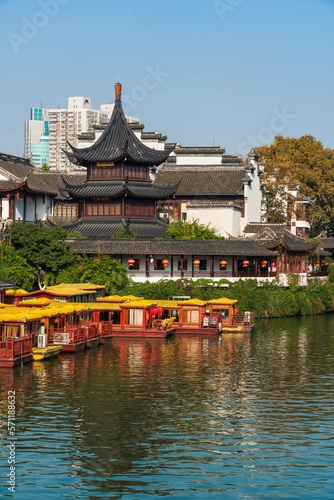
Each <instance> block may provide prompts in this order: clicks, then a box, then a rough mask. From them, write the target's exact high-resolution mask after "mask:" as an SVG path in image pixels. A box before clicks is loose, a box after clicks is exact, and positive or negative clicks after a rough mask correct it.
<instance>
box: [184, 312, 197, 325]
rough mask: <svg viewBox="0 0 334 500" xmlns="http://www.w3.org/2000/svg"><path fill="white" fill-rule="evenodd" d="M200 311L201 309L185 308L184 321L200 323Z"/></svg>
mask: <svg viewBox="0 0 334 500" xmlns="http://www.w3.org/2000/svg"><path fill="white" fill-rule="evenodd" d="M199 317H200V312H199V310H198V309H197V310H187V309H185V310H183V311H182V323H188V324H189V323H190V324H193V325H198V324H199V322H200V321H199Z"/></svg>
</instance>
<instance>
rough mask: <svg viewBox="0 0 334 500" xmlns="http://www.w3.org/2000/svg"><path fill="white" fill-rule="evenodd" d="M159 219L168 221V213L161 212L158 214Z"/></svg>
mask: <svg viewBox="0 0 334 500" xmlns="http://www.w3.org/2000/svg"><path fill="white" fill-rule="evenodd" d="M159 217H160V219H168V213H167V212H162V213H160V214H159Z"/></svg>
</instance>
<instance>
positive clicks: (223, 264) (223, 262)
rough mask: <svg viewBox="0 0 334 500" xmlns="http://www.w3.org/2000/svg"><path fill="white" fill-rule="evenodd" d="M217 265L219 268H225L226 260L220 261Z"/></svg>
mask: <svg viewBox="0 0 334 500" xmlns="http://www.w3.org/2000/svg"><path fill="white" fill-rule="evenodd" d="M219 265H220V267H226V266H227V262H226V260H225V259H222V260H220V261H219Z"/></svg>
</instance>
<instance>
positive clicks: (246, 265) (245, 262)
mask: <svg viewBox="0 0 334 500" xmlns="http://www.w3.org/2000/svg"><path fill="white" fill-rule="evenodd" d="M242 265H243V267H248V266H249V260H247V259H245V260H243V261H242Z"/></svg>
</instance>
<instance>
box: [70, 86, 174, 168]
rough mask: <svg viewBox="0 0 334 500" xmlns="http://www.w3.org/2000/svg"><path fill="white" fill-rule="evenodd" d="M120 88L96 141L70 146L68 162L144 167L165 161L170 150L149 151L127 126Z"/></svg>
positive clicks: (117, 89) (117, 88)
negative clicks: (85, 144) (124, 162)
mask: <svg viewBox="0 0 334 500" xmlns="http://www.w3.org/2000/svg"><path fill="white" fill-rule="evenodd" d="M121 87H122V86H121V85H120V84H116V85H115V89H116V100H115V106H114V109H113V112H112V115H111V118H110V121H109V124H108V126H107V128H106V129H105V130H104V131H103V133H102V135H101V136H100V137H99V139H98V140H97V141H96V142H95V143H94V144H92V145H91V146H89V147H87V148H82V149H78V148H75V147H74V146H72V145H71V144H70V143H68V144H69V146H70V148H71V152H66V151H65V153H66V155H67V157H68V159H69V160H70V161H71V162H72V163H75V164H79V165H83V166H85V165H89V164H94V163H97V162H108V163H111V162H117V161H126V160H128V161H130V162H132V163H138V164H145V165H148V166H150V165H160V164H161V163H163V162H164V161H166V159H167V157H168V156H169V154H170V152H171V150H167V151H161V150H156V149H152V148H149V147H148V146H145V144H143V143H142V142H141V140H140V139H138V137H137V136H136V134H135V133H134V132H133V131H132V128H131V127H130V126H129V124H128V122H127V120H126V117H125V115H124V112H123V107H122V102H121Z"/></svg>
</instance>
